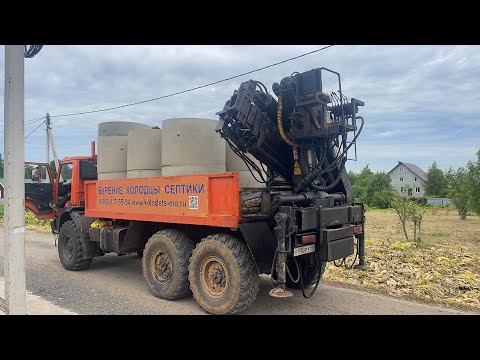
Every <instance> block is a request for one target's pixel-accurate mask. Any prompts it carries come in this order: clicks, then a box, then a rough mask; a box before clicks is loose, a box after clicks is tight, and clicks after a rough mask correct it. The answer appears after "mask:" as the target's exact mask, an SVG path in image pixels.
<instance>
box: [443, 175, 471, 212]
mask: <svg viewBox="0 0 480 360" xmlns="http://www.w3.org/2000/svg"><path fill="white" fill-rule="evenodd" d="M469 180H470V179H469V173H468V171H467V170H466V169H465V168H463V167H460V168H458V169H457V170H456V171H455V172H454V173H453V176H452V180H451V182H450V186H449V190H448V197H449V198H450V199H451V200H452V202H453V204H454V205H455V207H456V208H457V210H458V215H460V219H462V220H465V219H466V218H467V214H468V210H469V207H470V202H471V200H470V191H471V188H472V186H471V184H470V182H469Z"/></svg>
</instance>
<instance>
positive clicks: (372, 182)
mask: <svg viewBox="0 0 480 360" xmlns="http://www.w3.org/2000/svg"><path fill="white" fill-rule="evenodd" d="M390 181H391V179H390V175H388V174H387V173H385V172H377V173H375V174H373V175H371V176H370V179H369V182H368V186H367V189H366V193H365V197H364V201H365V202H366V203H367V204H368V205H369V206H372V207H375V208H380V209H386V208H389V207H391V206H392V200H393V196H394V195H395V190H394V189H393V187H392V186H391V184H390Z"/></svg>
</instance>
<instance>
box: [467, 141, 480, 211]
mask: <svg viewBox="0 0 480 360" xmlns="http://www.w3.org/2000/svg"><path fill="white" fill-rule="evenodd" d="M476 155H477V160H476V161H475V162H473V161H469V162H468V163H467V172H468V187H469V195H470V197H469V209H470V210H472V211H473V212H475V213H476V214H477V215H480V150H478V151H477V154H476Z"/></svg>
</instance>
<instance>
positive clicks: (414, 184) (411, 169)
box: [388, 161, 427, 197]
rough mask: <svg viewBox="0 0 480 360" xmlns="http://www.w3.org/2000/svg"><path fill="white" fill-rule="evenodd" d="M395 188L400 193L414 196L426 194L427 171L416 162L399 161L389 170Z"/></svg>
mask: <svg viewBox="0 0 480 360" xmlns="http://www.w3.org/2000/svg"><path fill="white" fill-rule="evenodd" d="M388 175H390V179H391V181H392V182H391V184H392V186H393V188H394V189H395V190H396V191H398V192H399V193H400V195H406V194H408V195H411V196H414V197H424V196H425V183H426V182H427V173H426V172H425V171H423V170H422V169H420V168H419V167H418V166H417V165H415V164H410V163H406V162H403V161H399V162H398V164H397V165H396V166H395V167H394V168H393V169H392V170H390V171H389V172H388Z"/></svg>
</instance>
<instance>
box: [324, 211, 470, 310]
mask: <svg viewBox="0 0 480 360" xmlns="http://www.w3.org/2000/svg"><path fill="white" fill-rule="evenodd" d="M411 227H412V226H411V225H409V228H411ZM410 230H411V229H410ZM365 233H366V239H367V240H366V258H367V265H368V267H369V269H368V270H366V271H359V270H347V269H345V268H344V267H335V266H333V264H331V265H329V266H328V268H327V271H326V273H325V279H328V280H331V281H338V282H341V283H344V284H350V285H355V286H362V287H366V288H368V289H372V290H377V291H380V292H386V293H388V294H390V295H393V296H396V297H403V298H411V299H412V298H413V299H416V300H422V301H426V302H434V303H442V304H444V305H449V306H455V307H461V308H470V309H472V308H475V309H480V276H479V274H480V217H478V216H469V217H468V218H467V220H463V221H462V220H460V219H459V216H458V214H457V212H456V210H455V209H441V208H428V209H427V212H426V214H425V215H424V220H423V223H422V232H421V235H422V239H421V241H420V242H418V243H414V242H413V240H412V238H413V234H412V230H411V231H410V233H409V239H410V241H406V240H405V238H404V235H403V231H402V229H401V226H400V222H399V220H398V216H397V215H396V214H395V212H394V211H393V210H372V211H368V212H367V213H366V225H365Z"/></svg>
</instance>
